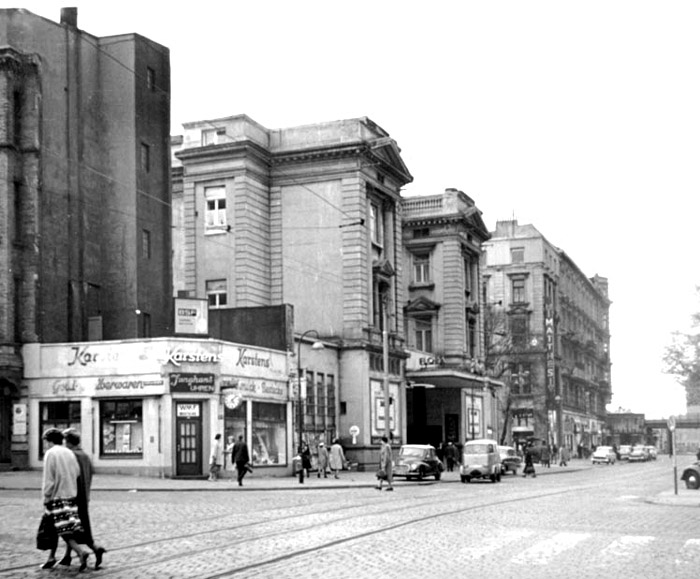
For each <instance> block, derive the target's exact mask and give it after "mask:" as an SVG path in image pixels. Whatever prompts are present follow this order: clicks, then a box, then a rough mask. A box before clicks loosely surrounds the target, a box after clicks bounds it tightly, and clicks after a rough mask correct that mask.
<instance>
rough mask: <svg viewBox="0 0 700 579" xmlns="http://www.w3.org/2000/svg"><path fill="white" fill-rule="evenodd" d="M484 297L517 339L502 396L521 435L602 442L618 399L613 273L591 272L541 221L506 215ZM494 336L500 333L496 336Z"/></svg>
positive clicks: (487, 258)
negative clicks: (613, 373) (614, 389)
mask: <svg viewBox="0 0 700 579" xmlns="http://www.w3.org/2000/svg"><path fill="white" fill-rule="evenodd" d="M483 249H484V262H483V263H484V266H483V268H482V275H483V284H484V296H485V297H484V301H485V302H486V303H488V304H490V305H491V304H500V305H494V306H492V307H493V308H496V309H497V310H498V311H497V313H498V315H500V316H501V318H502V319H503V321H504V326H505V327H506V329H507V334H508V336H509V339H510V340H511V342H510V344H509V347H508V348H507V349H502V350H501V356H502V357H505V358H506V362H507V363H508V364H509V372H508V374H507V376H506V378H507V381H508V382H509V386H510V387H509V389H507V390H506V392H507V396H506V398H505V399H504V400H503V401H502V404H503V407H504V409H505V419H506V421H507V424H509V426H508V428H507V429H508V432H509V434H510V436H511V438H512V440H513V441H516V442H517V441H519V440H524V439H526V438H528V437H535V438H540V439H543V440H547V441H549V442H550V443H552V444H557V445H558V446H560V445H562V444H564V445H566V446H567V447H569V448H571V449H576V448H577V447H578V446H579V445H581V446H582V447H586V448H591V447H592V446H595V445H598V444H601V442H602V441H603V437H604V425H605V418H606V411H605V405H606V404H608V403H609V402H610V398H611V385H610V365H611V362H610V331H609V309H610V303H611V302H610V300H609V299H608V293H607V291H608V284H607V279H605V278H602V277H600V276H597V275H596V276H594V277H592V278H588V277H586V276H585V275H584V274H583V273H582V272H581V271H580V269H579V268H578V267H577V265H576V264H575V263H574V261H573V260H572V259H571V258H570V257H569V256H568V255H567V254H566V253H565V252H564V251H562V250H561V249H559V248H557V247H556V246H554V245H552V244H551V243H550V242H549V241H548V240H547V239H546V238H545V237H544V236H543V235H542V234H541V233H540V232H539V231H538V230H537V229H536V228H535V227H534V226H532V225H520V224H518V222H517V220H509V221H499V222H498V223H497V224H496V231H494V232H493V233H492V236H491V239H489V240H488V241H486V242H485V243H484V245H483ZM487 339H493V336H488V335H487Z"/></svg>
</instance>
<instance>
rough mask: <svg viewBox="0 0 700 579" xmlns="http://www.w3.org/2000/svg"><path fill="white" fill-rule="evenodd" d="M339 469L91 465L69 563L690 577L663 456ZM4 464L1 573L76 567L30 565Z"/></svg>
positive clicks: (33, 555)
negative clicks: (240, 480)
mask: <svg viewBox="0 0 700 579" xmlns="http://www.w3.org/2000/svg"><path fill="white" fill-rule="evenodd" d="M687 462H688V461H687ZM679 464H682V463H680V462H679ZM553 468H554V467H553ZM553 474H557V475H559V476H550V475H553ZM344 475H346V480H345V481H344V482H340V480H341V479H339V481H338V482H336V481H333V482H328V481H326V482H327V484H326V486H325V487H319V486H313V487H312V486H311V485H310V484H309V486H305V487H304V488H303V490H304V491H306V492H298V491H299V490H301V489H300V488H299V487H300V486H301V485H299V486H295V484H294V482H295V481H284V485H283V484H282V483H281V482H280V481H262V480H258V481H257V484H258V487H259V488H258V489H256V490H252V489H253V488H254V485H255V484H256V481H254V480H251V481H250V484H249V485H248V487H244V489H246V491H245V492H240V491H241V490H242V489H239V488H238V487H235V486H234V485H232V484H231V483H228V482H222V483H209V485H207V484H206V483H205V482H204V481H196V483H193V484H196V485H199V486H196V487H193V488H186V489H184V488H179V489H175V488H167V487H168V485H169V484H170V482H168V481H164V482H160V483H158V484H159V485H160V487H158V486H156V484H155V482H154V481H150V482H151V483H153V485H154V486H153V487H151V488H150V489H149V491H148V492H145V489H143V488H141V489H139V491H136V492H134V490H135V489H133V488H128V487H129V486H131V487H133V486H134V484H133V483H134V482H135V481H133V480H132V481H131V482H132V484H131V485H125V486H124V487H121V488H120V487H119V485H118V484H117V482H116V480H111V481H110V480H108V478H109V477H100V476H98V477H97V479H96V484H95V486H96V489H97V488H98V487H99V486H102V490H95V492H94V493H93V497H92V504H91V514H92V519H93V527H94V530H95V535H96V537H97V538H98V540H99V542H101V543H103V544H104V545H105V546H106V548H107V549H108V552H107V554H106V555H105V564H104V568H103V569H102V570H100V571H94V570H90V571H87V572H85V573H83V574H80V575H81V576H88V575H89V576H92V577H98V576H99V577H105V578H108V577H109V578H112V577H125V578H127V577H128V578H132V577H133V578H155V577H158V578H163V577H173V578H182V577H185V578H186V577H202V578H204V577H210V578H213V577H275V578H276V579H286V578H295V579H296V578H298V577H305V578H311V579H314V578H316V577H318V578H320V577H324V578H326V579H327V578H328V577H332V578H334V577H338V578H341V579H342V578H344V577H348V578H350V577H353V578H364V577H376V576H377V575H378V574H380V573H381V575H382V576H384V577H386V578H388V579H391V578H394V577H402V578H406V577H418V576H426V575H427V576H432V577H447V576H450V575H457V574H458V575H459V576H465V575H473V574H480V575H485V574H488V575H491V574H494V575H498V576H500V577H522V576H527V577H535V578H537V577H574V576H575V577H596V579H599V578H600V577H620V576H624V575H628V574H634V575H636V576H637V577H652V578H655V577H658V578H664V579H665V578H666V577H680V578H685V577H688V578H690V577H693V578H697V577H698V576H700V571H699V570H700V509H698V506H700V491H686V490H685V489H683V488H679V494H678V495H675V494H674V492H673V473H672V469H671V463H670V461H669V460H668V458H663V459H659V460H658V461H657V462H652V463H642V464H618V465H614V466H610V467H607V466H599V467H593V468H591V467H588V468H583V465H580V468H572V469H570V470H568V471H566V472H565V471H564V470H563V469H561V470H549V471H540V473H539V476H538V477H537V478H534V479H533V478H527V479H524V478H522V477H514V476H512V475H508V476H507V477H504V478H503V480H502V482H501V483H497V484H492V483H489V482H483V483H478V482H477V483H470V484H461V483H459V482H458V478H459V477H458V474H457V473H445V475H446V476H445V480H443V481H440V482H437V483H435V482H432V481H431V482H426V483H422V484H416V483H398V484H397V485H396V490H395V491H394V492H393V493H388V492H386V491H381V492H379V491H376V490H374V489H373V488H372V486H373V480H372V477H371V473H344ZM19 476H20V475H16V476H15V474H14V473H13V474H12V475H9V474H8V475H0V488H2V489H3V490H2V491H0V506H1V507H2V508H1V509H0V539H1V541H0V579H1V578H4V577H13V578H14V577H18V578H23V577H50V578H52V579H56V578H63V577H71V576H78V572H77V568H76V565H73V566H71V567H70V568H68V569H63V568H61V569H54V570H51V571H41V570H39V569H38V566H39V564H40V563H41V562H42V561H43V560H44V559H45V556H46V554H45V553H42V552H39V551H37V550H35V549H34V545H33V542H34V532H35V530H36V526H37V525H38V519H39V514H40V511H41V505H40V499H39V495H38V490H37V489H38V487H34V486H33V485H34V483H33V482H32V480H31V479H32V476H31V475H29V476H27V475H26V474H25V475H24V479H25V480H24V482H22V481H20V480H19ZM9 479H12V482H8V481H9ZM100 479H102V480H100ZM120 480H121V479H120ZM172 482H173V483H179V482H181V481H172ZM310 482H311V481H307V482H306V483H305V484H308V483H310ZM315 482H318V481H315ZM320 482H321V483H323V482H324V481H320ZM296 484H297V485H298V483H296ZM219 485H220V486H219ZM223 485H229V486H228V487H225V486H223ZM330 485H334V486H332V487H331V486H330ZM110 487H112V490H107V489H108V488H110ZM222 489H225V490H226V491H229V492H222ZM178 490H180V491H182V490H187V491H188V492H178ZM693 493H694V494H693ZM60 554H61V553H60V552H59V556H60Z"/></svg>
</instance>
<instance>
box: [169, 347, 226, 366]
mask: <svg viewBox="0 0 700 579" xmlns="http://www.w3.org/2000/svg"><path fill="white" fill-rule="evenodd" d="M165 356H166V359H165V363H166V364H172V365H173V366H180V365H181V364H182V363H183V362H186V363H195V364H218V363H219V362H221V354H210V353H209V352H204V351H201V350H199V351H193V352H187V351H183V350H181V349H180V348H176V349H175V350H167V351H166V353H165Z"/></svg>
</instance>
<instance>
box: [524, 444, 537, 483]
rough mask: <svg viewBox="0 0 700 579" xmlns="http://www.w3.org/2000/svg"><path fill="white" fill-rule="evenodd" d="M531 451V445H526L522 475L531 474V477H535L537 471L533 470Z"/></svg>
mask: <svg viewBox="0 0 700 579" xmlns="http://www.w3.org/2000/svg"><path fill="white" fill-rule="evenodd" d="M532 455H533V451H532V447H529V446H528V447H527V448H526V449H525V468H524V469H523V477H526V476H528V475H532V478H535V477H536V476H537V473H536V472H535V465H534V463H533V457H532Z"/></svg>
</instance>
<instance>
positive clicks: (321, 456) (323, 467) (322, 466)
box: [318, 442, 328, 478]
mask: <svg viewBox="0 0 700 579" xmlns="http://www.w3.org/2000/svg"><path fill="white" fill-rule="evenodd" d="M327 470H328V449H327V448H326V445H325V444H324V443H323V442H319V443H318V478H321V473H323V478H328V473H327Z"/></svg>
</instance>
